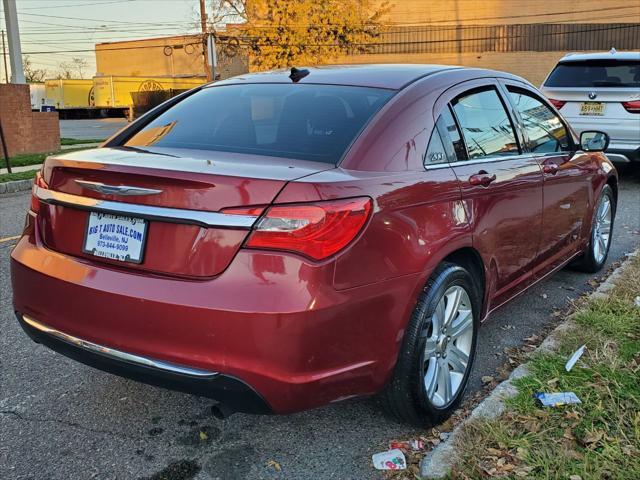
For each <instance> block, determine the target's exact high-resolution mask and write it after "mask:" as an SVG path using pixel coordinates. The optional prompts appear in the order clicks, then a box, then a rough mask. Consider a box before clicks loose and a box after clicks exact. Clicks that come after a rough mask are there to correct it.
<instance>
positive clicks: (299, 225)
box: [246, 198, 371, 260]
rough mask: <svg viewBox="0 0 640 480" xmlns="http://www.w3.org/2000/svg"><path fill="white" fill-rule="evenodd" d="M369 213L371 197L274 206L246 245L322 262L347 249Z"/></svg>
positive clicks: (256, 227)
mask: <svg viewBox="0 0 640 480" xmlns="http://www.w3.org/2000/svg"><path fill="white" fill-rule="evenodd" d="M370 213H371V199H370V198H348V199H343V200H331V201H326V202H316V203H308V204H291V205H274V206H272V207H270V208H269V210H267V213H266V214H265V215H264V216H263V217H262V218H261V219H260V220H259V221H258V223H257V224H256V225H255V227H254V230H253V231H252V232H251V235H250V236H249V239H248V240H247V243H246V246H247V247H249V248H264V249H270V250H287V251H291V252H296V253H300V254H302V255H305V256H307V257H310V258H312V259H314V260H322V259H324V258H327V257H329V256H331V255H333V254H334V253H336V252H339V251H340V250H342V249H343V248H344V247H346V246H347V245H348V244H349V243H350V242H351V241H352V240H353V239H354V238H355V237H356V236H357V235H358V233H360V231H361V230H362V227H363V226H364V224H365V223H366V221H367V219H368V218H369V214H370Z"/></svg>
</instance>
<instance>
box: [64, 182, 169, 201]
mask: <svg viewBox="0 0 640 480" xmlns="http://www.w3.org/2000/svg"><path fill="white" fill-rule="evenodd" d="M75 182H76V183H77V184H78V185H80V186H81V187H83V188H87V189H89V190H93V191H94V192H99V193H103V194H105V195H121V196H126V197H132V196H137V195H156V194H158V193H162V190H156V189H154V188H142V187H131V186H128V185H107V184H105V183H100V182H89V181H87V180H76V181H75Z"/></svg>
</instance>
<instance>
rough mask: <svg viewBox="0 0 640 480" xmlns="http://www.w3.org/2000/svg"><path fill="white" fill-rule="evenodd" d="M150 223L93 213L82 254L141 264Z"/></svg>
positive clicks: (88, 224) (137, 219) (138, 219)
mask: <svg viewBox="0 0 640 480" xmlns="http://www.w3.org/2000/svg"><path fill="white" fill-rule="evenodd" d="M146 233H147V222H146V221H145V220H142V219H140V218H132V217H121V216H119V215H111V214H108V213H98V212H91V214H90V215H89V221H88V223H87V234H86V237H85V239H84V246H83V248H82V249H83V251H84V252H85V253H90V254H91V255H95V256H97V257H103V258H110V259H112V260H120V261H121V262H133V263H140V262H142V255H143V252H144V242H145V240H146Z"/></svg>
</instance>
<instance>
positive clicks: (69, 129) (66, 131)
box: [60, 118, 128, 140]
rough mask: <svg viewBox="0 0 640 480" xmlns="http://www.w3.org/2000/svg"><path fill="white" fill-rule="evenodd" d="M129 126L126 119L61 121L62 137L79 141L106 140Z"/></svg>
mask: <svg viewBox="0 0 640 480" xmlns="http://www.w3.org/2000/svg"><path fill="white" fill-rule="evenodd" d="M127 124H128V122H127V120H126V119H125V118H97V119H90V120H89V119H84V120H60V136H61V137H62V138H76V139H78V140H105V139H107V138H109V137H110V136H111V135H113V134H114V133H116V132H117V131H118V130H120V129H121V128H122V127H124V126H125V125H127Z"/></svg>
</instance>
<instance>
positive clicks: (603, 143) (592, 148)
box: [580, 130, 609, 152]
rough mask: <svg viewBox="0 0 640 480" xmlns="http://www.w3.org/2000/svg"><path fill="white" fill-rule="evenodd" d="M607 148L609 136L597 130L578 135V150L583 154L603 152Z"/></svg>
mask: <svg viewBox="0 0 640 480" xmlns="http://www.w3.org/2000/svg"><path fill="white" fill-rule="evenodd" d="M608 146H609V135H607V134H606V133H604V132H599V131H597V130H586V131H584V132H582V133H581V134H580V148H581V149H582V150H584V151H585V152H604V151H605V150H606V149H607V147H608Z"/></svg>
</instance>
